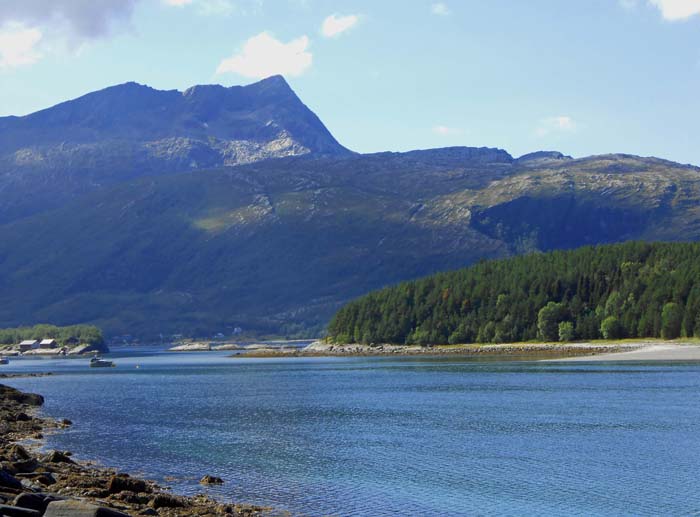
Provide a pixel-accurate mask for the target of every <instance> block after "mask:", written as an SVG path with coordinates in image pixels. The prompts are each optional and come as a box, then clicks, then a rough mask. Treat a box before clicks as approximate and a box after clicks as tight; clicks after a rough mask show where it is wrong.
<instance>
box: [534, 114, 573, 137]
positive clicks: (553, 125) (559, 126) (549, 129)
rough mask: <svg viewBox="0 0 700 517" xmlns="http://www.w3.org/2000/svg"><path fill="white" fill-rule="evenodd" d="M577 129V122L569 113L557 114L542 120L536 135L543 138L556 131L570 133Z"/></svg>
mask: <svg viewBox="0 0 700 517" xmlns="http://www.w3.org/2000/svg"><path fill="white" fill-rule="evenodd" d="M575 129H576V122H574V119H572V118H571V117H569V116H568V115H557V116H556V117H547V118H545V119H542V120H540V122H539V124H538V126H537V128H536V129H535V135H536V136H538V137H540V138H542V137H545V136H548V135H551V134H556V133H570V132H572V131H574V130H575Z"/></svg>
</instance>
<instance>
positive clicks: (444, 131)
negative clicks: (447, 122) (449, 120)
mask: <svg viewBox="0 0 700 517" xmlns="http://www.w3.org/2000/svg"><path fill="white" fill-rule="evenodd" d="M432 131H433V133H435V134H436V135H440V136H453V135H461V134H462V132H463V131H462V130H461V129H459V128H457V127H450V126H442V125H437V126H433V129H432Z"/></svg>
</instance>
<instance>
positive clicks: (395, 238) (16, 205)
mask: <svg viewBox="0 0 700 517" xmlns="http://www.w3.org/2000/svg"><path fill="white" fill-rule="evenodd" d="M0 128H2V129H1V131H0V135H1V136H0V155H2V157H3V158H2V159H1V160H0V192H2V193H3V199H4V200H7V202H6V203H3V205H2V207H0V221H2V222H0V241H1V242H3V248H2V251H1V252H0V286H1V287H2V290H3V293H4V296H3V297H2V299H0V326H16V325H23V324H29V323H34V322H37V321H42V322H43V321H50V322H52V323H55V324H59V325H66V324H71V323H76V322H81V323H94V324H97V325H99V326H101V327H102V328H104V330H105V332H106V334H107V335H108V336H109V335H114V334H126V333H128V334H133V335H141V336H150V337H153V336H158V335H159V334H161V333H163V334H165V335H169V334H185V335H195V336H208V335H212V334H215V333H219V332H221V333H223V334H228V333H229V331H233V329H235V328H242V329H243V330H244V331H252V332H257V333H274V334H283V335H288V336H302V335H309V334H318V333H319V332H321V330H322V329H323V327H324V325H325V324H326V323H327V322H328V320H329V318H330V316H331V315H332V314H333V312H335V310H337V308H338V307H339V306H340V305H341V304H342V303H344V302H346V301H347V300H349V299H351V298H353V297H356V296H359V295H361V294H364V293H366V292H368V291H370V290H373V289H376V288H379V287H383V286H385V285H388V284H392V283H396V282H399V281H402V280H407V279H413V278H417V277H420V276H423V275H427V274H430V273H434V272H437V271H444V270H449V269H457V268H460V267H463V266H466V265H469V264H472V263H474V262H476V261H478V260H480V259H482V258H493V257H505V256H510V255H514V254H520V253H528V252H533V251H546V250H551V249H560V248H563V249H567V248H574V247H577V246H581V245H587V244H599V243H611V242H619V241H625V240H631V239H646V240H697V239H698V238H700V212H699V211H698V208H697V207H698V201H700V169H699V168H697V167H694V166H690V165H683V164H678V163H674V162H670V161H666V160H661V159H658V158H645V157H639V156H630V155H623V154H611V155H602V156H592V157H585V158H572V157H570V156H566V155H564V154H562V153H558V152H555V151H546V152H545V151H539V152H535V153H531V154H528V155H525V156H522V157H519V158H515V157H513V156H511V155H510V154H509V153H508V152H506V151H504V150H500V149H495V148H470V147H451V148H444V149H430V150H419V151H411V152H406V153H388V152H387V153H377V154H366V155H361V154H356V153H351V152H350V151H347V150H346V149H345V148H344V147H342V146H341V145H340V144H338V143H337V142H336V140H335V139H334V138H333V137H332V136H331V134H330V133H329V132H328V130H326V128H325V127H324V126H323V124H322V123H321V122H320V121H319V120H318V118H317V117H316V116H315V115H314V114H313V113H312V112H311V111H309V110H308V109H307V108H306V107H305V106H304V105H303V104H302V103H301V101H300V100H299V99H298V98H297V97H296V95H295V94H294V92H292V90H291V89H290V88H289V86H288V85H287V84H286V83H285V82H284V80H283V79H282V78H280V77H273V78H270V79H267V80H264V81H261V82H259V83H256V84H253V85H250V86H245V87H234V88H223V87H220V86H201V87H200V86H198V87H194V88H191V89H189V90H186V91H185V92H177V91H170V92H159V91H156V90H153V89H151V88H148V87H145V86H140V85H136V84H133V83H131V84H127V85H122V86H117V87H114V88H110V89H107V90H103V91H101V92H96V93H93V94H89V95H87V96H85V97H82V98H80V99H77V100H75V101H70V102H68V103H64V104H61V105H59V106H56V107H54V108H50V109H48V110H45V111H43V112H39V113H36V114H33V115H29V116H27V117H22V118H5V119H0Z"/></svg>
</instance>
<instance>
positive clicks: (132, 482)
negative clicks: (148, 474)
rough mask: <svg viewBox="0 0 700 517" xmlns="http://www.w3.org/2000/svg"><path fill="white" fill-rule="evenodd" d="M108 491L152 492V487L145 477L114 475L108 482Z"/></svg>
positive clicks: (115, 492)
mask: <svg viewBox="0 0 700 517" xmlns="http://www.w3.org/2000/svg"><path fill="white" fill-rule="evenodd" d="M107 491H108V492H109V493H110V494H118V493H119V492H125V491H126V492H136V493H137V494H138V493H139V492H150V491H151V488H150V487H149V486H148V484H146V482H145V481H144V480H143V479H135V478H130V477H126V476H112V477H111V478H110V479H109V483H108V484H107Z"/></svg>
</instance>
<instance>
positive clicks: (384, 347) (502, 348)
mask: <svg viewBox="0 0 700 517" xmlns="http://www.w3.org/2000/svg"><path fill="white" fill-rule="evenodd" d="M658 343H659V342H658V341H649V340H635V341H629V342H627V341H620V342H612V343H595V342H586V343H503V344H468V345H435V346H419V345H391V344H377V345H358V344H350V345H336V344H329V343H324V342H322V341H316V342H314V343H312V344H311V345H309V346H307V347H306V348H303V349H265V350H257V351H251V352H248V353H243V354H234V355H231V356H230V357H233V358H275V357H385V356H393V357H412V356H456V357H458V356H465V357H506V358H507V357H523V356H532V357H533V358H537V357H542V356H557V358H558V357H559V356H563V357H579V356H594V355H598V354H606V353H613V352H615V353H617V352H623V353H624V352H631V351H634V350H638V349H640V348H645V347H648V346H652V345H654V344H658Z"/></svg>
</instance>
